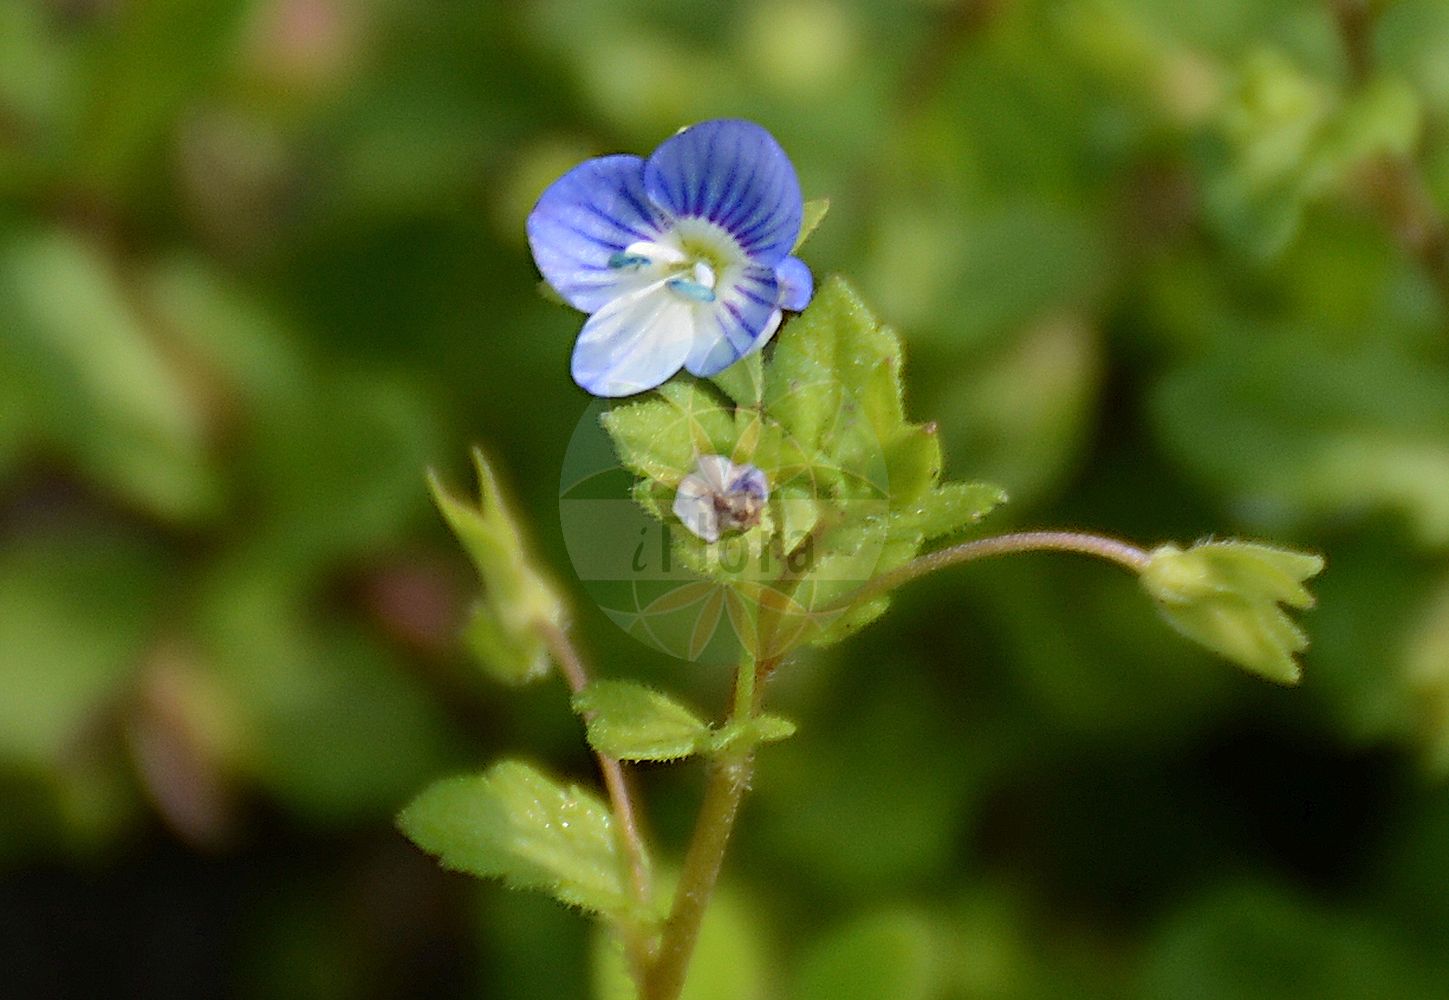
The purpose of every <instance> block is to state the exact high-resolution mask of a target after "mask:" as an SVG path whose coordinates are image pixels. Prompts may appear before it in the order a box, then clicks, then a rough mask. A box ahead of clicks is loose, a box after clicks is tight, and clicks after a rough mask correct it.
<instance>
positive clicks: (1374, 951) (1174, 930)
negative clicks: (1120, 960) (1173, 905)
mask: <svg viewBox="0 0 1449 1000" xmlns="http://www.w3.org/2000/svg"><path fill="white" fill-rule="evenodd" d="M1435 964H1437V965H1440V966H1442V963H1435ZM1442 971H1443V970H1442V968H1435V966H1434V965H1430V966H1428V967H1425V966H1423V965H1421V964H1420V963H1418V962H1416V961H1414V960H1413V959H1411V958H1410V957H1409V955H1408V954H1406V953H1405V949H1404V948H1403V947H1402V945H1401V944H1400V943H1399V942H1398V941H1395V940H1394V939H1393V937H1392V936H1391V935H1390V934H1389V933H1388V932H1387V930H1386V929H1384V928H1375V927H1373V926H1371V925H1369V924H1367V923H1366V922H1365V921H1364V920H1363V919H1362V918H1360V917H1358V916H1356V915H1354V914H1352V913H1346V912H1336V911H1335V910H1333V909H1332V908H1329V907H1324V906H1322V905H1320V904H1315V903H1314V902H1312V901H1310V900H1308V899H1304V898H1300V897H1298V896H1296V895H1294V894H1292V893H1287V892H1284V891H1282V890H1281V889H1275V888H1273V887H1269V886H1262V885H1252V884H1249V885H1238V886H1233V887H1229V888H1227V889H1225V890H1221V891H1219V892H1216V893H1214V894H1212V895H1211V896H1209V897H1208V898H1207V899H1205V900H1203V901H1202V902H1201V903H1199V904H1197V905H1196V906H1194V907H1193V908H1191V909H1190V910H1189V911H1188V912H1185V913H1181V914H1179V915H1178V916H1177V917H1176V919H1175V920H1173V921H1172V922H1171V923H1170V924H1169V925H1168V927H1167V928H1166V929H1165V931H1164V933H1163V934H1162V935H1161V937H1160V939H1159V940H1158V941H1157V942H1156V943H1155V947H1154V948H1153V949H1152V952H1151V954H1150V955H1149V956H1148V959H1147V962H1146V965H1145V969H1144V972H1143V977H1142V984H1141V989H1140V992H1139V993H1138V994H1137V995H1138V996H1141V997H1142V998H1143V1000H1169V998H1170V1000H1199V998H1213V1000H1250V998H1257V997H1263V996H1268V995H1271V996H1274V997H1279V998H1282V1000H1310V998H1316V997H1334V998H1337V1000H1374V998H1378V997H1385V996H1391V997H1429V996H1433V995H1435V994H1436V993H1438V992H1441V987H1442V984H1443V980H1442V979H1441V978H1438V977H1440V976H1442ZM1435 983H1437V984H1438V985H1434V984H1435Z"/></svg>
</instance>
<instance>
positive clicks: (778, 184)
mask: <svg viewBox="0 0 1449 1000" xmlns="http://www.w3.org/2000/svg"><path fill="white" fill-rule="evenodd" d="M644 186H645V188H646V189H647V190H648V192H649V197H650V198H652V199H653V200H654V203H655V204H656V205H658V206H659V207H660V208H662V209H664V210H665V211H667V212H668V213H669V214H670V215H672V216H675V217H676V218H700V219H708V220H709V221H711V222H713V223H715V224H716V225H718V226H720V227H721V228H723V229H724V230H725V231H727V232H728V233H729V234H730V235H731V236H733V237H734V238H735V240H736V241H738V242H739V244H740V246H741V247H742V248H743V249H744V251H745V253H746V254H748V255H749V256H750V257H751V258H752V259H753V261H754V262H755V263H756V264H762V265H764V266H765V267H774V266H775V265H776V264H778V263H780V261H782V260H784V259H785V255H786V254H788V253H789V252H790V250H791V248H792V247H794V245H795V238H796V237H797V236H799V235H800V215H801V211H802V208H801V200H800V182H799V181H798V180H797V179H796V177H795V168H794V167H793V166H791V165H790V159H789V157H787V156H786V155H785V151H784V150H783V149H781V148H780V144H779V143H778V142H776V141H775V138H774V136H772V135H770V133H769V132H766V131H765V130H764V129H763V128H761V127H760V126H758V125H756V124H754V123H753V122H746V121H739V120H736V119H721V120H719V121H709V122H703V123H701V124H699V125H693V126H690V127H689V128H687V129H685V130H684V131H682V132H680V133H679V134H678V135H675V136H674V137H672V138H670V139H666V140H665V141H664V143H663V144H661V145H660V147H659V148H658V149H656V150H655V151H654V155H653V156H651V157H649V161H648V162H647V163H646V164H645V165H644Z"/></svg>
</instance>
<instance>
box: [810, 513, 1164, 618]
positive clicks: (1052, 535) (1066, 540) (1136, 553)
mask: <svg viewBox="0 0 1449 1000" xmlns="http://www.w3.org/2000/svg"><path fill="white" fill-rule="evenodd" d="M1018 552H1075V553H1077V554H1079V555H1084V556H1095V557H1096V558H1098V559H1105V560H1107V561H1108V562H1114V563H1117V564H1118V565H1119V566H1124V567H1126V568H1127V569H1130V570H1131V571H1132V572H1134V573H1141V572H1142V570H1143V569H1145V568H1146V566H1147V563H1148V561H1149V559H1150V558H1151V557H1150V556H1149V555H1148V553H1147V552H1146V551H1145V550H1143V549H1140V548H1138V547H1137V546H1135V545H1133V544H1131V543H1130V542H1124V541H1122V540H1121V539H1118V538H1108V537H1106V536H1105V535H1089V534H1085V533H1083V532H1077V531H1021V532H1017V533H1015V534H1011V535H996V536H995V537H993V538H981V539H977V540H976V541H974V542H963V543H962V544H960V545H953V546H951V547H950V548H948V549H941V550H940V551H937V552H932V553H930V554H928V555H924V556H919V557H917V558H916V559H913V560H911V561H910V562H908V563H906V564H905V565H904V566H902V567H900V568H899V569H895V570H892V571H891V572H889V573H883V574H881V575H880V576H878V577H876V578H875V579H874V580H872V581H870V582H869V583H867V584H866V585H865V586H863V587H861V588H860V589H859V590H857V591H855V592H854V593H851V594H847V595H846V596H845V597H844V598H842V599H841V600H840V601H838V602H836V603H835V604H834V605H833V606H832V607H831V608H828V609H826V610H839V609H842V608H848V607H851V606H853V605H856V604H859V603H860V602H862V601H866V600H869V599H870V598H872V597H876V596H878V595H880V594H884V593H888V592H889V591H892V590H895V589H896V588H897V587H899V586H901V585H903V584H907V583H910V582H911V581H912V580H915V579H918V578H919V577H923V576H925V575H926V574H928V573H934V572H936V571H937V570H940V569H945V568H946V567H948V566H955V565H957V564H958V563H966V562H974V561H975V560H977V559H987V558H990V557H991V556H1004V555H1012V554H1015V553H1018Z"/></svg>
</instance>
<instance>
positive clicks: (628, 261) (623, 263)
mask: <svg viewBox="0 0 1449 1000" xmlns="http://www.w3.org/2000/svg"><path fill="white" fill-rule="evenodd" d="M649 264H650V260H649V258H648V257H645V256H644V255H643V254H638V253H629V252H628V251H625V250H619V251H617V252H615V253H612V254H610V255H609V266H610V267H612V268H614V269H615V270H616V271H617V270H623V269H625V268H627V269H629V270H631V271H636V270H638V269H639V268H641V267H648V266H649Z"/></svg>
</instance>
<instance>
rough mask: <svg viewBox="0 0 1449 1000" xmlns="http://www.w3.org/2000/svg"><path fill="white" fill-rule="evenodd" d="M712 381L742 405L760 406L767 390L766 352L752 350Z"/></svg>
mask: <svg viewBox="0 0 1449 1000" xmlns="http://www.w3.org/2000/svg"><path fill="white" fill-rule="evenodd" d="M710 381H712V382H713V383H714V384H715V385H717V386H718V387H719V388H720V391H722V392H723V393H724V394H725V395H726V396H728V397H729V398H730V399H732V400H734V401H735V402H736V403H737V404H739V405H740V406H759V405H760V399H761V398H762V397H763V395H764V392H765V367H764V354H763V353H762V352H760V351H751V352H750V353H749V354H746V355H745V356H744V357H742V358H740V360H738V361H736V362H735V363H734V364H732V365H730V366H729V367H728V368H726V369H725V370H724V371H722V372H720V373H719V374H718V375H716V376H714V378H712V379H710Z"/></svg>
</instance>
